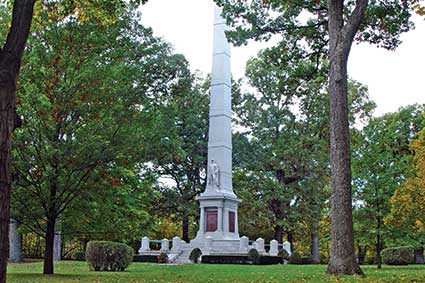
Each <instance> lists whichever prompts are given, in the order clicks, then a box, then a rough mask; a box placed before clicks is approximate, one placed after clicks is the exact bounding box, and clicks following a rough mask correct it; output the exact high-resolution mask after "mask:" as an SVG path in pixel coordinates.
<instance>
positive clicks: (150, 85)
mask: <svg viewBox="0 0 425 283" xmlns="http://www.w3.org/2000/svg"><path fill="white" fill-rule="evenodd" d="M127 8H128V7H127ZM127 8H126V9H124V10H123V11H121V12H120V13H119V17H118V18H117V19H116V20H115V21H113V22H111V23H110V24H108V25H99V24H98V23H97V22H96V21H92V20H87V21H79V20H78V19H75V18H73V17H70V18H68V19H67V20H66V21H60V20H58V21H47V20H46V21H45V22H43V25H42V27H41V28H39V29H35V31H34V36H33V37H31V39H30V40H29V42H28V46H27V52H26V55H25V56H24V58H23V61H22V70H21V75H22V77H21V80H20V87H19V90H18V96H19V97H20V103H19V105H18V112H19V113H20V114H21V115H22V116H23V118H24V126H23V127H22V128H20V129H19V130H18V131H16V137H15V151H14V160H15V161H16V162H15V164H14V166H15V167H14V171H15V177H16V178H15V191H14V195H13V203H12V206H13V211H14V213H15V214H16V215H17V217H18V219H19V220H20V221H21V222H23V223H25V225H26V226H27V227H29V228H30V229H31V230H34V231H36V232H37V233H44V231H45V230H46V229H45V227H46V221H47V220H48V221H53V220H57V218H58V217H59V218H60V222H61V228H60V229H62V232H64V233H66V234H72V233H76V234H78V235H80V236H81V237H82V238H85V239H87V238H89V239H111V240H125V241H129V239H132V238H137V237H139V236H140V234H141V233H145V231H146V230H147V229H149V228H150V226H151V225H152V224H153V223H152V222H150V217H149V213H148V212H147V211H148V209H149V208H150V201H151V199H152V198H155V197H156V194H155V193H154V192H152V188H153V186H154V183H155V181H156V180H155V179H154V178H152V177H150V176H149V175H147V176H141V175H140V172H141V171H144V172H145V171H146V170H144V168H143V167H142V166H141V164H143V163H144V162H147V160H148V155H147V153H146V152H145V149H146V145H145V144H143V143H141V141H143V140H144V139H143V137H144V136H145V135H147V132H148V131H149V130H150V129H152V128H149V126H150V122H151V121H152V120H153V119H155V117H153V116H152V112H151V111H150V110H149V108H150V107H151V106H152V105H156V104H158V103H159V102H161V101H162V100H164V101H165V100H166V98H167V97H168V96H170V95H171V92H172V89H174V88H178V87H179V85H180V83H181V81H182V79H181V78H182V77H185V76H187V74H188V72H189V71H188V68H187V62H186V61H185V59H184V58H183V57H182V56H181V55H173V54H171V48H170V46H169V45H167V44H165V43H164V42H162V41H161V40H160V39H158V38H155V37H153V35H152V31H151V30H150V29H148V28H145V27H143V26H141V25H140V24H139V23H138V19H139V16H138V15H137V14H135V13H133V12H130V11H129V10H130V9H127ZM117 13H118V11H117ZM164 103H165V102H164ZM28 195H31V197H28Z"/></svg>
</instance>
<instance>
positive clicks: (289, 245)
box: [283, 242, 292, 255]
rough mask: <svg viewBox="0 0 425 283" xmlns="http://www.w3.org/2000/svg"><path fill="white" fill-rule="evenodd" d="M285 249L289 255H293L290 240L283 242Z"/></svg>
mask: <svg viewBox="0 0 425 283" xmlns="http://www.w3.org/2000/svg"><path fill="white" fill-rule="evenodd" d="M283 249H284V250H286V251H287V252H288V255H291V254H292V252H291V243H290V242H284V243H283Z"/></svg>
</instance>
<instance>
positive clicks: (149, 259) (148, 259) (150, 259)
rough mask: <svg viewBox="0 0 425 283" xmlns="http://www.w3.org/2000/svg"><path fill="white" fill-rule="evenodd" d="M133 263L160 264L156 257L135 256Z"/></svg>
mask: <svg viewBox="0 0 425 283" xmlns="http://www.w3.org/2000/svg"><path fill="white" fill-rule="evenodd" d="M133 262H155V263H157V262H158V257H157V256H156V255H137V254H136V255H134V257H133Z"/></svg>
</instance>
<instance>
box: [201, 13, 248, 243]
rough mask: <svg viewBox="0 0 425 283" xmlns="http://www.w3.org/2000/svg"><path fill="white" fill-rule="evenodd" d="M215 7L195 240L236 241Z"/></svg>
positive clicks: (223, 54) (223, 49) (222, 26)
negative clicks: (204, 183) (205, 151)
mask: <svg viewBox="0 0 425 283" xmlns="http://www.w3.org/2000/svg"><path fill="white" fill-rule="evenodd" d="M226 29H227V25H226V22H225V20H224V19H223V18H222V17H221V9H220V8H219V7H217V6H216V7H215V15H214V41H213V42H214V43H213V63H212V73H211V96H210V112H209V137H208V167H207V186H206V189H205V192H204V193H202V194H201V195H200V196H199V198H198V199H199V201H200V207H201V217H200V225H199V231H198V235H197V237H196V240H200V239H202V238H204V237H206V236H210V237H212V238H213V239H217V240H222V239H239V233H238V221H237V220H238V219H237V208H238V203H239V202H240V200H239V199H238V198H237V197H236V195H235V193H234V192H233V187H232V110H231V108H232V106H231V101H232V99H231V72H230V45H229V42H228V41H227V38H226V35H225V30H226Z"/></svg>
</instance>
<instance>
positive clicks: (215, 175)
mask: <svg viewBox="0 0 425 283" xmlns="http://www.w3.org/2000/svg"><path fill="white" fill-rule="evenodd" d="M208 173H209V175H210V176H209V180H208V185H211V186H214V187H220V168H219V167H218V164H217V162H215V161H214V160H211V163H210V165H209V169H208Z"/></svg>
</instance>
